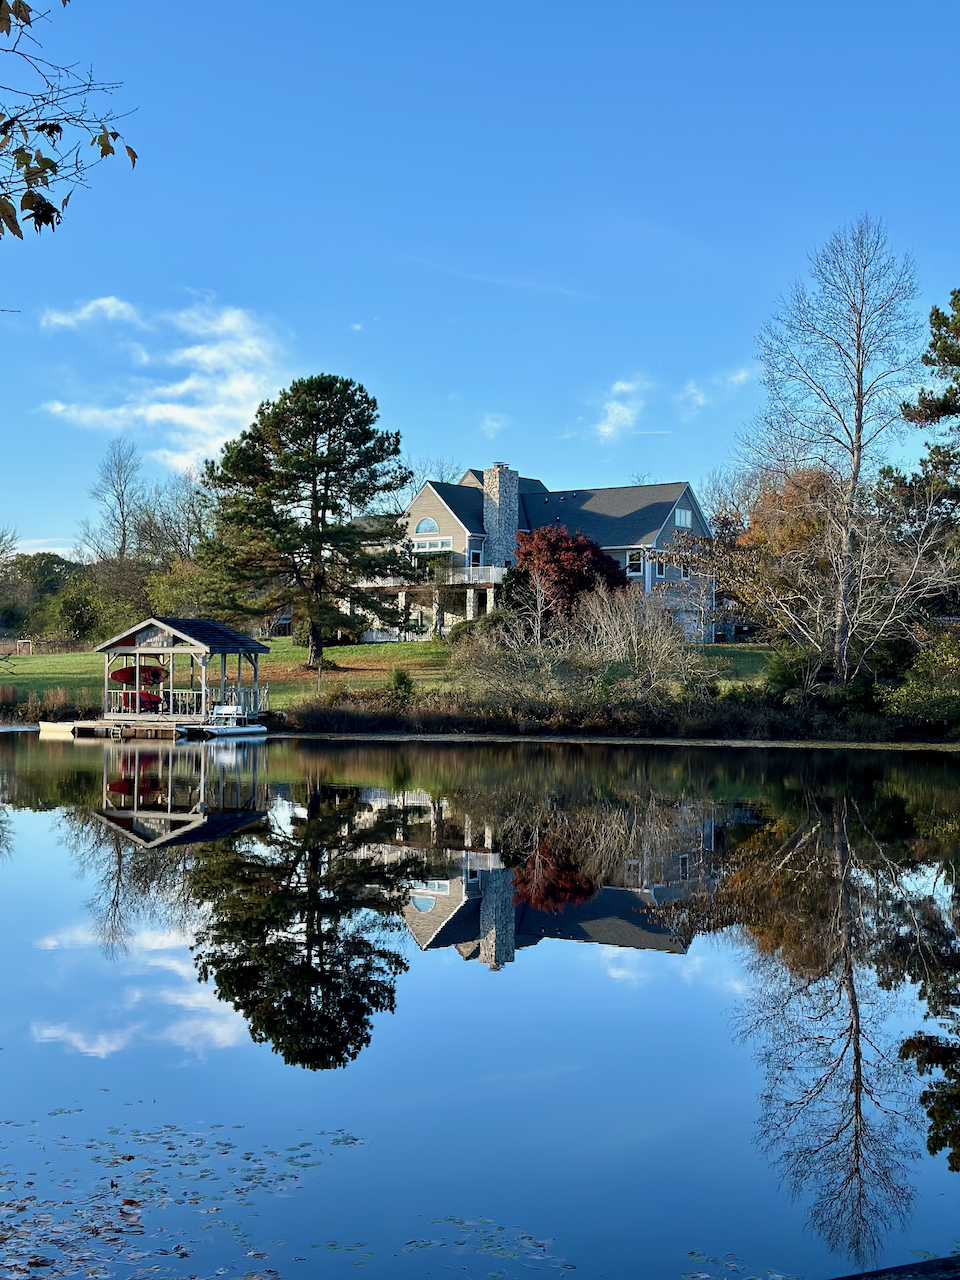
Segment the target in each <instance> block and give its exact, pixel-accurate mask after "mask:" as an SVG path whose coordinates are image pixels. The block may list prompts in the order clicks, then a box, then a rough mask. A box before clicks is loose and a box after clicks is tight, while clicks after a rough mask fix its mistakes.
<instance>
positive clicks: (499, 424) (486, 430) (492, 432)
mask: <svg viewBox="0 0 960 1280" xmlns="http://www.w3.org/2000/svg"><path fill="white" fill-rule="evenodd" d="M509 425H510V419H509V418H508V417H507V416H506V414H503V413H485V414H484V415H483V418H482V419H481V422H480V430H481V431H482V432H483V434H484V435H485V436H488V437H489V438H490V439H491V440H493V439H494V437H495V436H498V435H499V434H500V432H501V431H502V430H503V429H504V427H509Z"/></svg>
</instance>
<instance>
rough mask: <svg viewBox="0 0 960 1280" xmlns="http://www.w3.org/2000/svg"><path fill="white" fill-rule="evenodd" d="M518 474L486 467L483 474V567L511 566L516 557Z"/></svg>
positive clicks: (501, 468)
mask: <svg viewBox="0 0 960 1280" xmlns="http://www.w3.org/2000/svg"><path fill="white" fill-rule="evenodd" d="M519 481H520V477H519V473H518V472H516V471H511V470H510V468H509V467H506V466H499V467H487V469H486V470H485V471H484V473H483V527H484V529H485V530H486V533H487V540H486V542H485V543H484V548H483V560H484V563H485V564H489V565H502V564H505V563H506V561H507V560H508V559H509V560H510V561H511V563H512V562H513V560H514V558H515V557H516V554H517V529H518V527H519V523H520V486H519Z"/></svg>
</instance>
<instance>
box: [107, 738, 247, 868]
mask: <svg viewBox="0 0 960 1280" xmlns="http://www.w3.org/2000/svg"><path fill="white" fill-rule="evenodd" d="M265 751H266V747H265V745H264V744H261V743H215V744H206V743H198V744H196V745H172V744H167V743H160V742H157V743H151V744H150V745H149V746H148V745H146V744H141V743H140V742H138V741H133V742H130V743H126V744H124V745H122V746H121V745H119V744H116V745H115V744H111V745H109V746H105V747H104V753H103V789H102V795H101V807H100V808H99V809H97V810H95V811H94V817H95V818H96V819H97V821H98V822H99V823H100V824H101V825H102V826H104V827H107V828H108V829H110V830H112V831H114V832H116V833H117V834H120V835H122V836H123V837H124V838H125V839H127V840H130V841H131V842H132V843H133V844H136V845H139V846H140V847H141V848H144V849H157V848H169V847H171V846H174V845H181V844H195V843H198V842H199V841H207V840H217V839H220V838H221V837H222V836H226V835H230V834H231V833H232V832H234V831H240V830H242V829H243V828H244V827H248V826H250V825H251V824H253V823H255V822H259V821H261V820H262V819H263V818H264V817H265V815H266V787H265V785H264V784H263V783H262V782H260V774H261V771H262V769H263V766H264V764H265V761H264V760H263V759H262V753H264V752H265Z"/></svg>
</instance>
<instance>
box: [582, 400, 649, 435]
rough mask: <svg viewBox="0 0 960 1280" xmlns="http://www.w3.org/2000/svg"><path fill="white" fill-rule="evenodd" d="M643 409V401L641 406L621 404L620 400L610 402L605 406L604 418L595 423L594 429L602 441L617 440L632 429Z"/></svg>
mask: <svg viewBox="0 0 960 1280" xmlns="http://www.w3.org/2000/svg"><path fill="white" fill-rule="evenodd" d="M642 408H643V401H642V400H641V401H640V403H639V404H621V403H620V401H619V400H608V401H607V402H606V403H605V404H604V406H603V417H602V418H601V419H600V421H599V422H595V423H594V426H593V429H594V431H595V432H596V433H597V435H598V436H599V437H600V439H601V440H616V439H617V438H618V437H619V436H622V435H626V433H627V432H628V431H629V430H630V429H631V427H632V426H633V424H634V423H635V422H636V420H637V414H638V413H639V412H640V410H641V409H642Z"/></svg>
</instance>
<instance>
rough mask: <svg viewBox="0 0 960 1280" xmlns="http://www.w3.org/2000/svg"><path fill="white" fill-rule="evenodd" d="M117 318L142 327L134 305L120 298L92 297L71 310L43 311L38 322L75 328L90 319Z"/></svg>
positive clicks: (55, 326)
mask: <svg viewBox="0 0 960 1280" xmlns="http://www.w3.org/2000/svg"><path fill="white" fill-rule="evenodd" d="M99 319H103V320H119V321H121V322H122V323H123V324H132V325H136V327H137V328H140V329H142V328H144V327H145V326H144V323H143V321H142V320H141V319H140V315H139V312H138V311H137V309H136V307H134V306H132V305H131V304H130V303H129V302H124V301H123V300H122V299H120V298H114V297H112V296H111V297H109V298H94V299H93V300H92V301H91V302H85V303H84V304H83V306H80V307H75V308H74V309H73V311H45V312H44V313H43V315H42V316H41V318H40V323H41V324H42V325H43V327H44V328H45V329H76V328H77V327H78V326H79V325H81V324H86V323H87V322H88V321H90V320H99Z"/></svg>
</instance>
